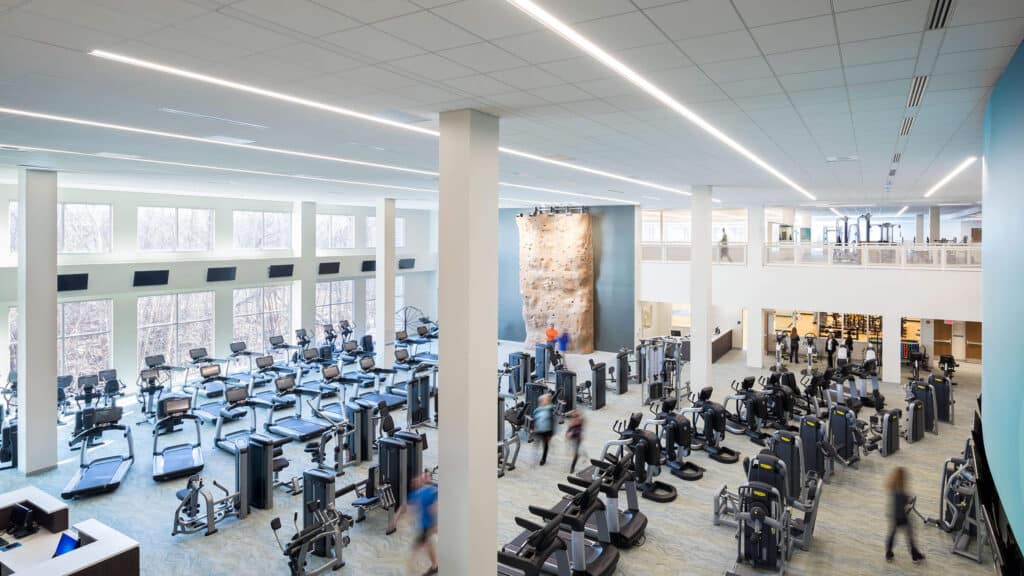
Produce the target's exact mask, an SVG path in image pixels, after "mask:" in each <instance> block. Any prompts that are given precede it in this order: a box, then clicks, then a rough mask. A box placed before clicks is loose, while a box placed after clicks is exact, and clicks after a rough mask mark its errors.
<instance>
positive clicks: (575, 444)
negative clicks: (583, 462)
mask: <svg viewBox="0 0 1024 576" xmlns="http://www.w3.org/2000/svg"><path fill="white" fill-rule="evenodd" d="M565 437H566V438H567V439H568V440H569V444H571V445H572V465H570V466H569V473H570V474H572V473H574V472H575V471H576V462H577V461H578V460H579V459H580V444H581V443H582V442H583V412H580V409H579V408H577V409H575V410H573V411H572V412H570V413H569V427H568V428H567V429H566V431H565Z"/></svg>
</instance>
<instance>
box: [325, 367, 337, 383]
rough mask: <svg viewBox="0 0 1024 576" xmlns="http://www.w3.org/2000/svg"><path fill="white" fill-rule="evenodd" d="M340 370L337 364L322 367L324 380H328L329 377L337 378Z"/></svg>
mask: <svg viewBox="0 0 1024 576" xmlns="http://www.w3.org/2000/svg"><path fill="white" fill-rule="evenodd" d="M340 373H341V370H340V369H338V365H337V364H331V365H330V366H326V367H324V380H330V379H331V378H337V377H338V374H340Z"/></svg>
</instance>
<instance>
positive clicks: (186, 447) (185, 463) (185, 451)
mask: <svg viewBox="0 0 1024 576" xmlns="http://www.w3.org/2000/svg"><path fill="white" fill-rule="evenodd" d="M163 456H164V474H169V473H173V472H177V471H179V470H185V469H186V468H193V467H195V466H196V462H195V460H193V459H192V445H191V444H179V445H178V446H170V447H168V448H167V449H166V450H164V451H163Z"/></svg>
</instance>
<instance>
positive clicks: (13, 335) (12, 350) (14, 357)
mask: <svg viewBox="0 0 1024 576" xmlns="http://www.w3.org/2000/svg"><path fill="white" fill-rule="evenodd" d="M7 338H8V339H7V352H8V353H9V354H10V366H8V372H10V373H11V374H17V373H18V309H17V308H16V307H14V306H11V307H10V308H8V309H7Z"/></svg>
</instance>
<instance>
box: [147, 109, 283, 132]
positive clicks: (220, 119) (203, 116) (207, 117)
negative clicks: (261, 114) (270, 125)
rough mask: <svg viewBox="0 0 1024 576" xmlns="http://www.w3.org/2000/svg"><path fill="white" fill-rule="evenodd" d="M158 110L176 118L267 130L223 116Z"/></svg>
mask: <svg viewBox="0 0 1024 576" xmlns="http://www.w3.org/2000/svg"><path fill="white" fill-rule="evenodd" d="M157 110H158V111H160V112H166V113H167V114H174V115H176V116H188V117H189V118H201V119H203V120H216V121H217V122H227V123H228V124H234V125H235V126H244V127H246V128H255V129H257V130H266V129H267V127H266V126H264V125H263V124H254V123H252V122H243V121H241V120H233V119H231V118H224V117H222V116H213V115H212V114H200V113H199V112H189V111H188V110H178V109H177V108H157Z"/></svg>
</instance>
